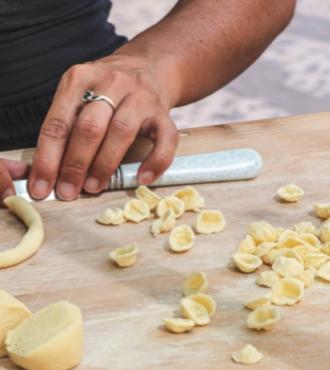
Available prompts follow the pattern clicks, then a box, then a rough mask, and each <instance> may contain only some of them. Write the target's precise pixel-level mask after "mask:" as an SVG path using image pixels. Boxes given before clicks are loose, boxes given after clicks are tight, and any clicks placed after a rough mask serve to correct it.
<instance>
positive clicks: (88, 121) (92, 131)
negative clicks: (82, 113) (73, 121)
mask: <svg viewBox="0 0 330 370" xmlns="http://www.w3.org/2000/svg"><path fill="white" fill-rule="evenodd" d="M77 130H78V132H79V133H80V134H81V135H82V136H84V137H85V138H87V139H88V141H90V140H93V139H97V138H98V137H100V136H101V134H102V128H101V127H100V125H99V124H98V122H97V121H96V120H94V119H92V118H83V119H81V120H80V121H79V122H78V125H77Z"/></svg>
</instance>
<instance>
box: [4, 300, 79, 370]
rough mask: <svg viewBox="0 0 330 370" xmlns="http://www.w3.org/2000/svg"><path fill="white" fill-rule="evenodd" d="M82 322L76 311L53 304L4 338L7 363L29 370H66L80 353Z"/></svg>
mask: <svg viewBox="0 0 330 370" xmlns="http://www.w3.org/2000/svg"><path fill="white" fill-rule="evenodd" d="M83 336H84V333H83V322H82V316H81V312H80V309H79V308H78V307H77V306H75V305H73V304H71V303H69V302H65V301H63V302H56V303H53V304H51V305H49V306H47V307H45V308H43V309H41V310H40V311H38V312H36V313H35V314H33V315H32V316H30V317H29V318H27V319H25V320H23V321H22V322H21V323H20V324H19V325H18V326H16V327H15V329H13V330H11V331H10V332H9V333H8V334H7V338H6V348H7V351H8V354H9V356H10V359H11V360H12V361H13V362H14V363H15V364H16V365H19V366H20V367H22V368H24V369H29V370H68V369H71V368H73V367H75V366H76V365H78V363H79V362H80V360H81V358H82V353H83Z"/></svg>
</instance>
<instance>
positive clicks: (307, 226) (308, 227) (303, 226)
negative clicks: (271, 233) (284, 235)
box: [293, 222, 316, 234]
mask: <svg viewBox="0 0 330 370" xmlns="http://www.w3.org/2000/svg"><path fill="white" fill-rule="evenodd" d="M293 230H294V231H295V232H297V233H298V234H301V233H310V234H316V226H315V225H313V224H312V223H311V222H299V223H298V224H295V225H294V226H293Z"/></svg>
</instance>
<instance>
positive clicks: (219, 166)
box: [14, 148, 262, 202]
mask: <svg viewBox="0 0 330 370" xmlns="http://www.w3.org/2000/svg"><path fill="white" fill-rule="evenodd" d="M140 164H141V163H129V164H122V165H121V166H119V167H118V169H117V170H116V171H115V173H114V174H113V175H112V176H111V179H110V181H109V183H108V186H107V188H106V189H105V190H104V191H109V190H122V189H132V188H136V187H137V186H139V184H138V181H137V176H136V175H137V171H138V168H139V167H140ZM261 169H262V158H261V156H260V154H259V153H258V152H256V151H255V150H254V149H248V148H243V149H232V150H225V151H219V152H213V153H205V154H195V155H187V156H182V157H176V158H175V159H174V161H173V162H172V164H171V165H170V167H169V168H168V169H167V170H166V171H165V172H164V174H163V175H162V176H160V177H159V178H158V179H157V180H156V181H155V182H153V183H152V184H151V185H150V186H151V187H155V186H169V185H183V184H197V183H209V182H218V181H219V182H220V181H234V180H235V181H236V180H249V179H253V178H255V177H256V176H258V174H259V173H260V171H261ZM14 187H15V190H16V194H17V195H18V196H20V197H22V198H24V199H26V200H28V201H30V202H33V201H35V200H34V199H33V198H31V197H30V195H29V192H28V190H27V180H18V181H14ZM82 195H84V194H82ZM54 199H58V198H57V197H56V195H55V192H54V191H52V192H51V193H50V194H49V196H48V197H47V198H45V199H43V200H54Z"/></svg>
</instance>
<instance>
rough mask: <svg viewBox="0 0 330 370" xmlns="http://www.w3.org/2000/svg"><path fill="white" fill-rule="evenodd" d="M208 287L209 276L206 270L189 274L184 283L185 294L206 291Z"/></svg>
mask: <svg viewBox="0 0 330 370" xmlns="http://www.w3.org/2000/svg"><path fill="white" fill-rule="evenodd" d="M207 288H208V281H207V276H206V274H205V273H204V272H201V271H196V272H192V273H191V274H190V275H188V276H187V277H186V279H185V281H184V284H183V294H184V295H185V296H189V295H192V294H197V293H202V292H205V291H206V290H207Z"/></svg>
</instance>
